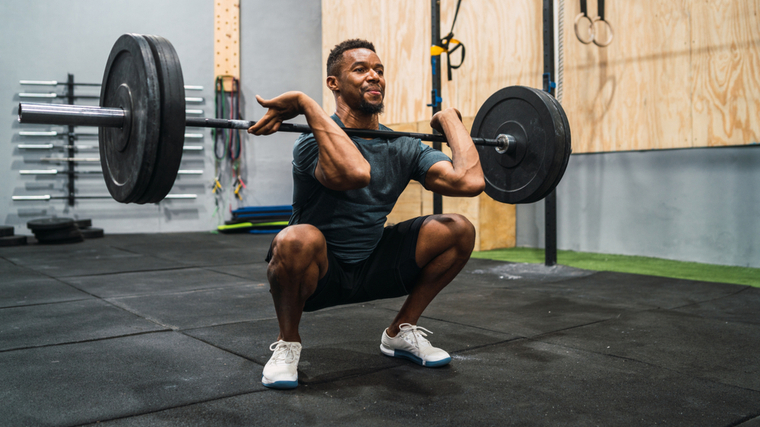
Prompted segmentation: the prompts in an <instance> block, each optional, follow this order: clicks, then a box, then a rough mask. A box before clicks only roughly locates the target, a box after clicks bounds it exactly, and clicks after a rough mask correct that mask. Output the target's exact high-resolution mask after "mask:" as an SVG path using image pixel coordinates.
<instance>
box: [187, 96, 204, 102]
mask: <svg viewBox="0 0 760 427" xmlns="http://www.w3.org/2000/svg"><path fill="white" fill-rule="evenodd" d="M185 102H193V103H199V102H203V98H197V97H191V96H186V97H185Z"/></svg>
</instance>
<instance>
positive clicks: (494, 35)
mask: <svg viewBox="0 0 760 427" xmlns="http://www.w3.org/2000/svg"><path fill="white" fill-rule="evenodd" d="M588 6H589V14H590V15H591V16H595V15H596V2H593V1H590V2H588ZM455 7H456V0H441V15H442V24H441V33H442V34H444V35H445V34H446V33H447V32H448V31H449V29H450V28H451V21H452V19H453V14H454V10H455ZM541 7H542V2H541V1H537V0H464V1H463V2H462V6H461V9H460V12H459V17H458V20H457V23H456V28H455V29H454V33H455V36H456V38H457V39H459V40H462V41H463V42H464V44H465V46H466V48H467V55H466V59H465V61H464V65H463V66H462V68H460V69H458V70H455V71H454V80H453V81H451V82H447V81H446V79H445V74H444V81H443V99H444V101H443V107H444V108H445V107H449V106H455V107H457V108H458V109H459V110H460V111H461V112H462V114H463V115H464V116H465V117H466V119H467V120H468V121H469V122H470V123H471V122H472V119H473V117H474V116H475V114H476V113H477V110H478V109H479V108H480V106H481V105H482V103H483V102H484V101H485V100H486V99H487V98H488V96H490V95H491V94H492V93H494V92H495V91H497V90H498V89H500V88H502V87H504V86H511V85H526V86H532V87H541V84H542V82H541V74H542V72H543V59H542V49H543V41H542V9H541ZM579 7H580V6H579V2H577V1H573V0H566V1H565V8H566V11H565V16H564V23H565V25H564V27H565V34H564V59H565V64H564V65H565V67H564V70H565V71H564V97H563V101H562V104H563V106H564V108H565V111H566V112H567V114H568V118H569V121H570V127H571V129H572V137H573V152H575V153H584V152H605V151H622V150H650V149H665V148H682V147H704V146H715V145H743V144H752V143H758V142H759V141H760V0H636V1H629V0H607V1H606V18H607V20H608V21H609V22H610V23H611V24H612V27H613V29H614V33H615V39H614V41H613V43H612V44H611V45H610V46H608V47H606V48H599V47H597V46H596V45H594V44H590V45H584V44H581V43H580V42H579V41H578V40H577V39H576V37H575V33H574V31H573V20H574V18H575V16H576V15H577V14H578V13H579ZM322 29H323V36H322V45H323V58H325V59H326V58H327V54H328V53H329V50H330V49H331V48H332V47H333V46H334V45H335V44H337V43H338V42H340V41H342V40H344V39H347V38H355V37H360V38H366V39H368V40H371V41H373V42H374V43H375V46H376V47H377V50H378V54H379V56H380V58H381V59H382V60H383V62H384V64H385V66H386V79H387V90H386V95H387V97H386V99H387V100H386V113H385V115H384V116H383V117H382V118H381V121H382V122H383V123H385V124H388V125H389V126H390V127H392V128H395V129H399V130H403V129H417V131H422V132H429V127H427V125H426V122H427V120H429V117H430V113H431V110H430V107H427V106H426V104H427V103H429V102H430V88H431V76H430V74H431V71H430V50H429V49H430V42H431V40H430V39H431V36H430V2H429V1H428V0H322ZM455 61H457V62H458V54H457V56H456V59H455ZM444 70H445V61H444ZM323 77H325V78H326V71H324V70H323ZM323 104H324V108H325V110H326V111H328V112H332V111H334V108H335V104H334V100H333V96H332V94H331V93H330V92H329V91H328V90H327V89H326V88H325V89H324V93H323ZM486 198H487V197H486V196H481V197H478V198H475V199H446V200H445V202H444V211H446V212H460V213H464V214H465V215H467V216H468V217H469V218H470V219H471V220H472V221H473V222H474V223H475V224H476V228H477V229H478V233H479V241H478V248H480V249H487V248H490V247H508V246H512V245H514V219H513V218H514V208H513V207H509V206H506V205H501V204H496V205H497V206H492V205H493V203H494V202H493V201H491V200H490V199H488V200H485V199H486ZM484 200H485V201H484ZM431 205H432V196H431V195H430V194H428V193H427V192H426V191H425V190H424V189H422V188H419V186H416V187H415V186H414V185H411V186H410V188H409V189H408V190H407V193H405V194H404V196H403V197H402V199H401V200H400V201H399V205H398V206H397V209H396V210H395V211H394V212H393V214H392V215H391V217H390V218H389V221H393V222H395V221H396V220H401V219H405V218H408V217H410V216H414V215H419V214H422V213H430V212H432V209H431V208H430V206H431ZM494 218H500V219H503V221H494V220H493V219H494ZM510 221H511V223H510ZM505 223H508V224H509V225H508V227H507V228H508V229H509V230H507V232H505V231H504V230H503V229H504V224H505Z"/></svg>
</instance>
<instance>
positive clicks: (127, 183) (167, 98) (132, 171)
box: [18, 34, 571, 204]
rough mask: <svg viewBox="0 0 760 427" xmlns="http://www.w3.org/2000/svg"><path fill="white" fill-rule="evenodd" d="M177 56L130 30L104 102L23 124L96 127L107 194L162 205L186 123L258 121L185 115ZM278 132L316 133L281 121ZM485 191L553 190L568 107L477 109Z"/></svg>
mask: <svg viewBox="0 0 760 427" xmlns="http://www.w3.org/2000/svg"><path fill="white" fill-rule="evenodd" d="M185 89H186V87H185V86H184V79H183V76H182V68H181V66H180V62H179V58H178V56H177V53H176V51H175V50H174V47H173V46H172V45H171V43H169V41H168V40H166V39H164V38H162V37H159V36H152V35H140V34H124V35H122V36H121V37H119V39H118V40H117V41H116V43H115V44H114V46H113V48H112V49H111V53H110V54H109V57H108V61H107V63H106V68H105V72H104V75H103V83H102V84H101V93H100V106H97V107H96V106H80V105H61V104H35V103H21V104H19V109H18V120H19V122H21V123H41V124H54V125H75V126H76V125H81V126H97V127H98V128H99V130H98V141H99V149H100V154H101V168H102V169H103V176H104V178H105V181H106V186H107V187H108V191H109V193H110V194H111V195H112V197H113V198H114V199H115V200H116V201H118V202H121V203H138V204H142V203H155V202H158V201H160V200H161V199H163V198H164V197H166V195H167V194H168V193H169V190H171V188H172V186H173V184H174V181H175V179H176V177H177V174H178V170H179V164H180V160H181V156H182V146H183V143H184V135H185V127H211V128H226V129H248V128H249V127H251V126H253V125H254V124H255V123H256V122H253V121H246V120H227V119H209V118H202V117H200V118H195V117H187V114H189V113H188V111H187V110H186V109H185V102H186V99H185V96H184V90H185ZM344 130H345V131H346V133H347V134H348V135H350V136H355V137H365V138H385V139H393V138H398V137H412V138H419V139H421V140H425V141H440V142H446V137H445V136H444V135H434V134H424V133H413V132H396V131H385V130H370V129H344ZM279 131H280V132H296V133H307V132H311V129H310V128H309V127H308V125H301V124H293V123H282V124H281V126H280V129H279ZM470 134H471V136H472V139H473V142H474V143H475V145H476V146H477V150H478V153H479V157H480V161H481V165H482V167H483V174H484V178H485V181H486V193H487V194H488V195H489V196H491V197H492V198H494V199H495V200H497V201H500V202H503V203H512V204H516V203H532V202H535V201H538V200H540V199H542V198H543V197H545V196H546V195H548V194H549V192H551V190H553V189H554V188H555V187H556V186H557V184H558V183H559V181H560V179H561V178H562V176H563V175H564V172H565V169H566V167H567V164H568V160H569V157H570V153H571V140H570V127H569V122H568V120H567V116H566V115H565V112H564V110H563V109H562V107H561V106H560V104H559V103H558V102H557V101H556V100H555V99H554V98H553V97H552V96H550V95H548V94H547V93H545V92H543V91H540V90H538V89H534V88H529V87H524V86H510V87H506V88H503V89H501V90H499V91H497V92H496V93H494V94H493V95H491V97H489V98H488V100H486V102H485V103H484V104H483V106H482V107H481V108H480V110H478V113H477V114H476V116H475V120H474V122H473V127H472V131H471V133H470Z"/></svg>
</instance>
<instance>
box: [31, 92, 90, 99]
mask: <svg viewBox="0 0 760 427" xmlns="http://www.w3.org/2000/svg"><path fill="white" fill-rule="evenodd" d="M18 97H19V98H69V95H64V94H60V93H42V92H22V93H19V94H18ZM71 98H79V99H100V95H72V96H71Z"/></svg>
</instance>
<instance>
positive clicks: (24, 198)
mask: <svg viewBox="0 0 760 427" xmlns="http://www.w3.org/2000/svg"><path fill="white" fill-rule="evenodd" d="M11 199H12V200H13V201H16V202H19V201H31V200H50V199H52V197H51V196H50V194H45V195H42V196H13V197H12V198H11Z"/></svg>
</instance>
